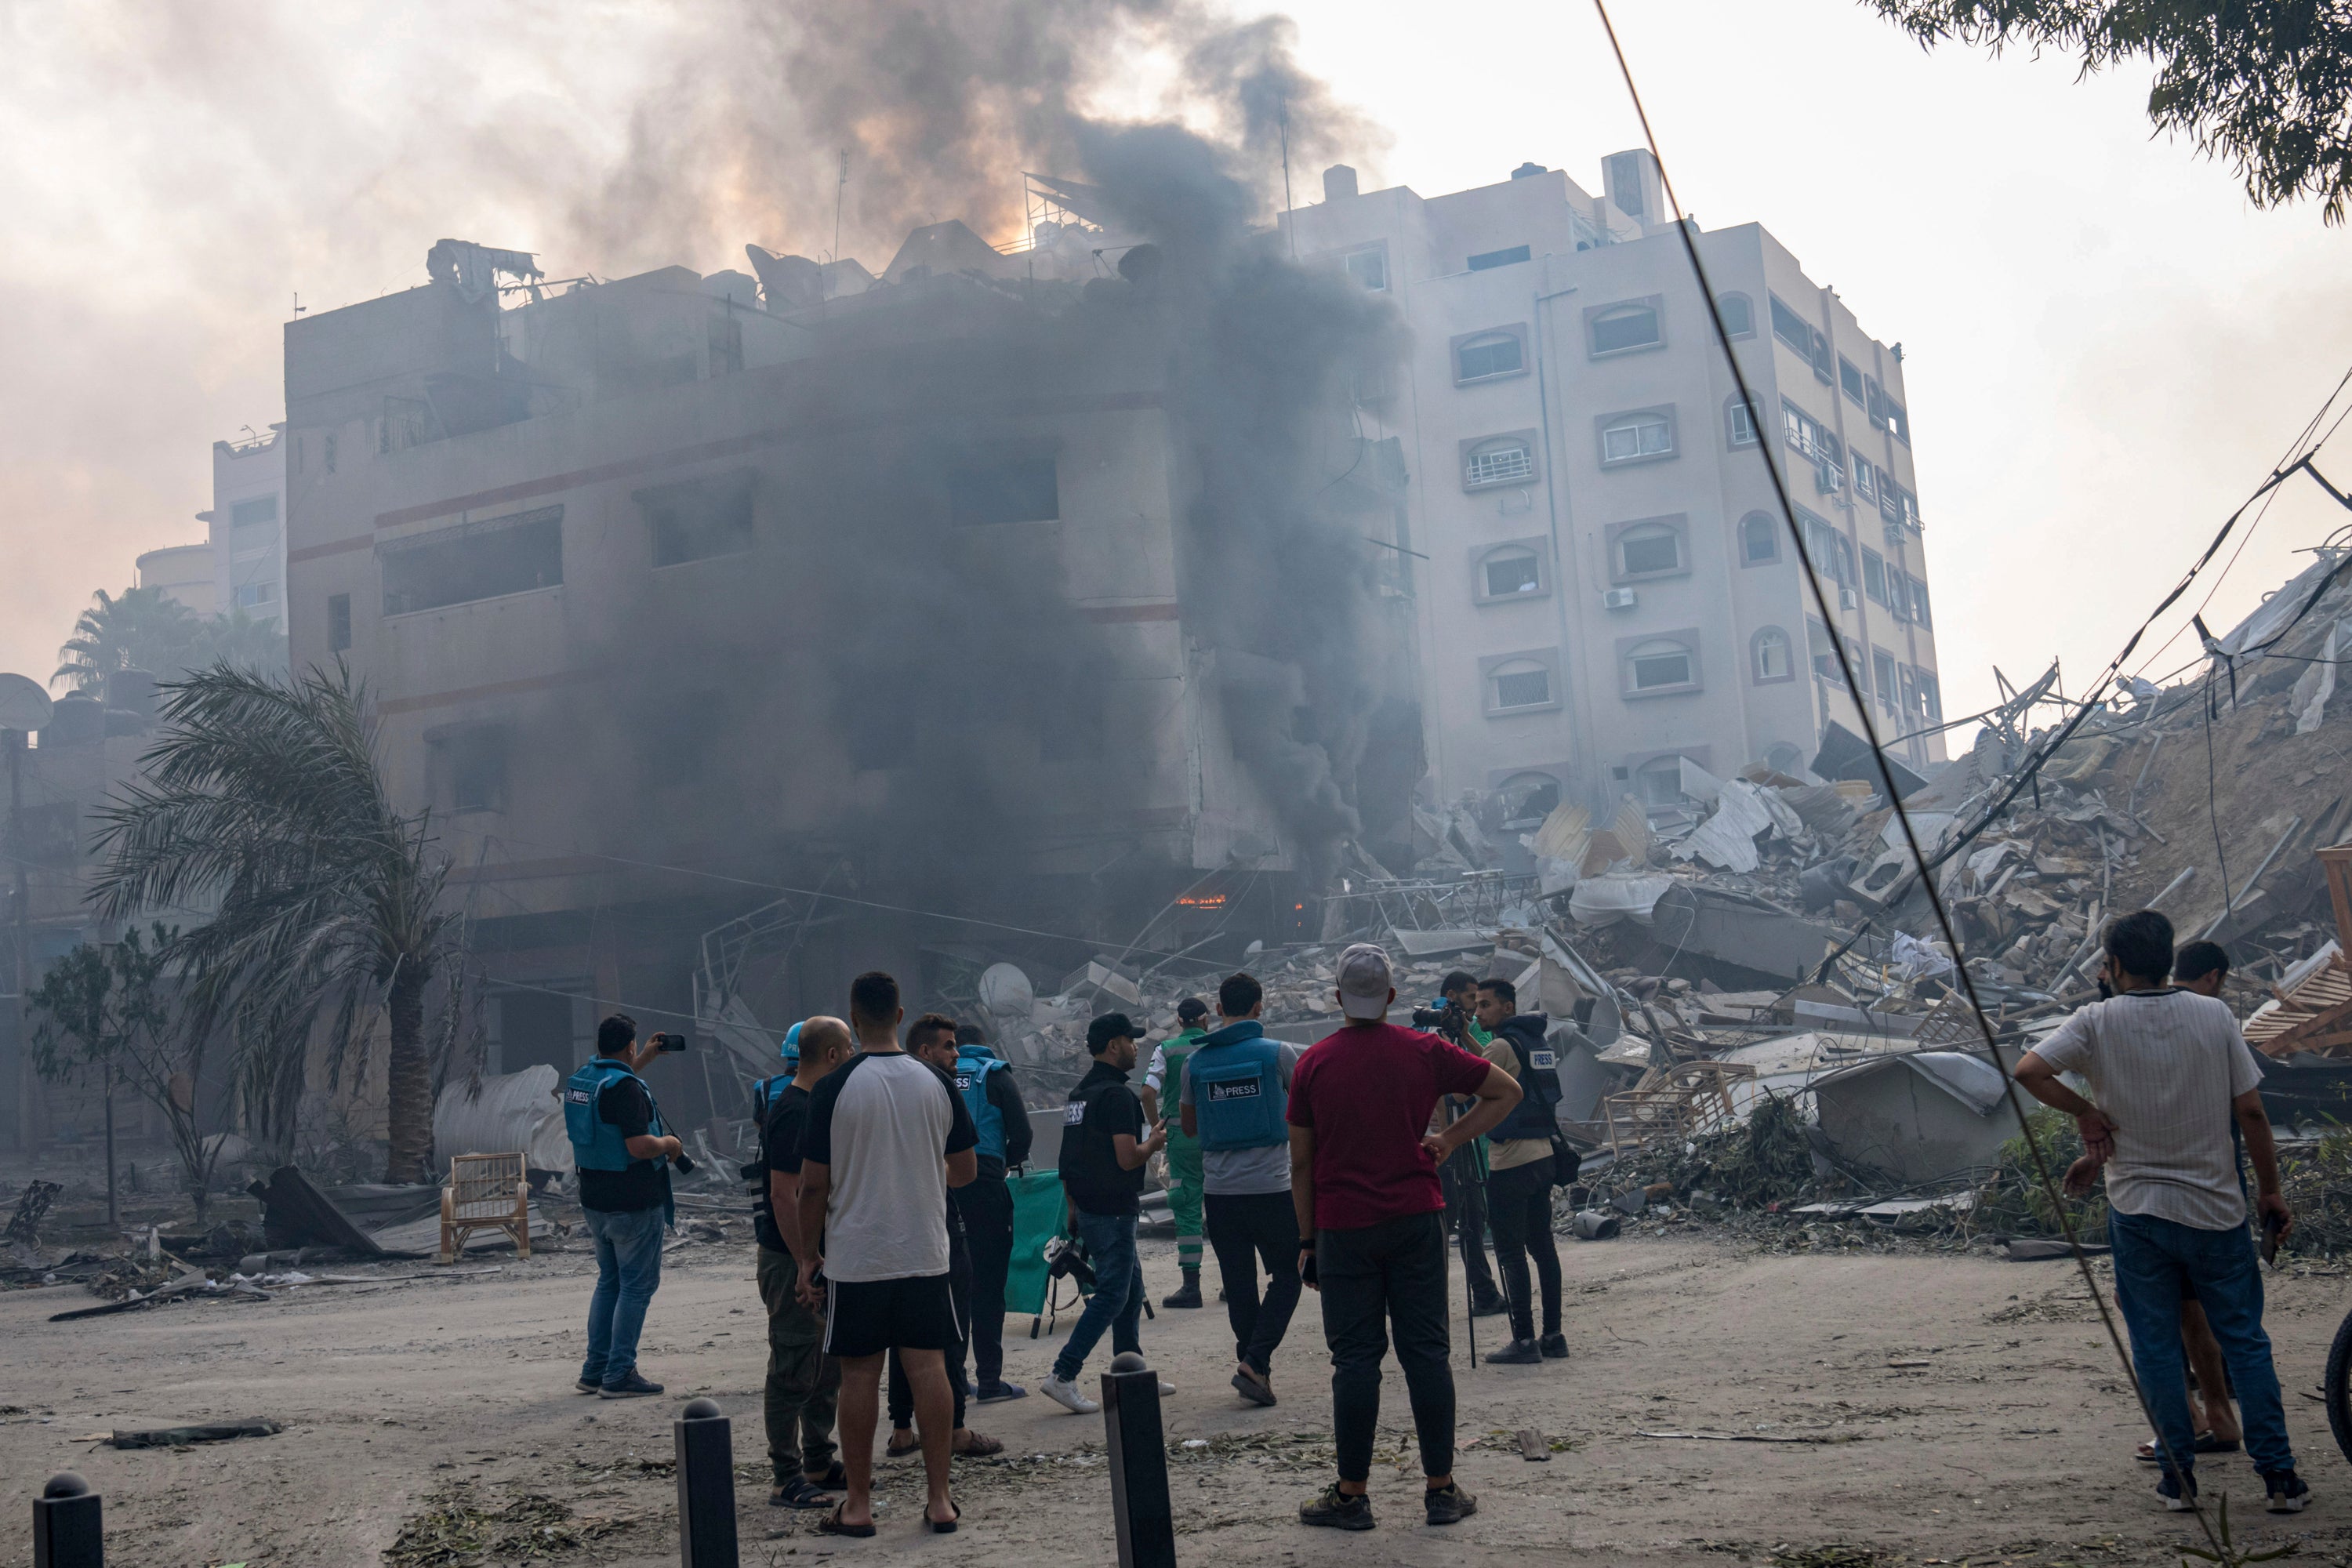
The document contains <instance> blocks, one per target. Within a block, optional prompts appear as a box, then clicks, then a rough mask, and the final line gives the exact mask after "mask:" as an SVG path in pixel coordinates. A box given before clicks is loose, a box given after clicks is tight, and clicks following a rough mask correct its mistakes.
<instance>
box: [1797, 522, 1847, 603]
mask: <svg viewBox="0 0 2352 1568" xmlns="http://www.w3.org/2000/svg"><path fill="white" fill-rule="evenodd" d="M1797 517H1798V521H1800V522H1801V523H1802V524H1803V525H1804V530H1805V558H1806V559H1807V560H1809V561H1811V563H1812V564H1813V570H1814V571H1815V572H1817V573H1819V574H1821V575H1822V576H1824V577H1827V578H1829V579H1831V580H1832V581H1833V582H1835V583H1837V584H1839V585H1841V586H1843V587H1852V586H1853V582H1854V578H1855V575H1856V574H1855V571H1854V562H1853V541H1852V540H1850V539H1848V538H1846V536H1845V535H1844V534H1843V533H1841V532H1839V531H1837V530H1836V529H1834V528H1832V527H1831V526H1830V525H1829V524H1828V523H1826V522H1823V521H1822V520H1821V519H1820V518H1818V517H1815V516H1814V515H1813V514H1812V513H1811V512H1809V511H1806V510H1803V509H1802V508H1799V509H1798V512H1797Z"/></svg>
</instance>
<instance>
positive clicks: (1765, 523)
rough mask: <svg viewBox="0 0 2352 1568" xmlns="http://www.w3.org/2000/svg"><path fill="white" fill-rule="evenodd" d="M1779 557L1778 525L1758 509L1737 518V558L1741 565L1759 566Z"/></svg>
mask: <svg viewBox="0 0 2352 1568" xmlns="http://www.w3.org/2000/svg"><path fill="white" fill-rule="evenodd" d="M1779 559H1780V523H1779V522H1778V521H1775V520H1774V519H1773V518H1771V517H1770V516H1769V515H1767V514H1766V513H1764V512H1760V511H1751V512H1749V513H1748V515H1747V516H1746V517H1743V518H1741V519H1740V520H1739V560H1740V563H1741V564H1742V565H1747V566H1761V565H1763V564H1764V563H1766V562H1768V561H1778V560H1779Z"/></svg>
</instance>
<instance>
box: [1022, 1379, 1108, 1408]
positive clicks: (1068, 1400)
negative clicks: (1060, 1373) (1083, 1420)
mask: <svg viewBox="0 0 2352 1568" xmlns="http://www.w3.org/2000/svg"><path fill="white" fill-rule="evenodd" d="M1037 1392H1038V1393H1040V1394H1044V1395H1045V1397H1046V1398H1048V1399H1050V1400H1052V1401H1053V1402H1054V1403H1055V1404H1056V1405H1060V1406H1061V1407H1062V1408H1063V1409H1065V1410H1066V1411H1068V1412H1069V1413H1070V1414H1071V1415H1093V1414H1095V1413H1096V1412H1097V1411H1098V1410H1100V1409H1101V1408H1102V1406H1101V1405H1097V1404H1096V1403H1095V1402H1094V1401H1093V1400H1091V1399H1088V1398H1087V1396H1086V1395H1085V1394H1081V1393H1079V1392H1078V1385H1077V1384H1075V1383H1064V1382H1063V1381H1062V1380H1061V1379H1060V1378H1058V1377H1055V1376H1053V1375H1052V1374H1050V1373H1048V1374H1047V1375H1046V1377H1045V1381H1044V1382H1042V1383H1040V1384H1038V1385H1037Z"/></svg>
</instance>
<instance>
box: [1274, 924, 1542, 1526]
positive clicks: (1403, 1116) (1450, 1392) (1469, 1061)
mask: <svg viewBox="0 0 2352 1568" xmlns="http://www.w3.org/2000/svg"><path fill="white" fill-rule="evenodd" d="M1338 979H1339V1010H1340V1011H1341V1012H1342V1013H1344V1014H1346V1015H1347V1017H1348V1024H1347V1026H1346V1027H1344V1028H1342V1029H1340V1030H1339V1032H1338V1033H1336V1034H1332V1035H1328V1036H1327V1037H1324V1038H1323V1039H1321V1040H1318V1041H1317V1042H1316V1043H1315V1044H1314V1045H1313V1046H1312V1047H1308V1049H1307V1054H1306V1055H1305V1056H1303V1057H1301V1058H1298V1066H1297V1068H1295V1069H1294V1070H1293V1072H1292V1074H1291V1079H1290V1111H1289V1120H1290V1192H1291V1198H1292V1201H1293V1202H1294V1203H1295V1204H1296V1205H1297V1208H1298V1233H1299V1235H1301V1236H1303V1237H1312V1239H1311V1240H1307V1241H1303V1242H1301V1243H1300V1244H1299V1246H1300V1247H1301V1249H1302V1250H1307V1251H1311V1252H1312V1253H1313V1255H1314V1256H1313V1257H1312V1258H1310V1259H1308V1266H1309V1267H1310V1268H1312V1269H1313V1271H1314V1272H1313V1273H1312V1274H1311V1275H1310V1276H1309V1278H1308V1282H1309V1283H1310V1284H1312V1285H1314V1286H1315V1287H1316V1289H1318V1292H1319V1293H1320V1294H1321V1296H1322V1298H1323V1338H1324V1340H1325V1342H1327V1343H1328V1344H1329V1345H1330V1347H1331V1424H1332V1426H1333V1429H1334V1435H1335V1436H1336V1438H1337V1441H1338V1447H1339V1481H1338V1483H1337V1484H1336V1485H1334V1486H1331V1487H1329V1488H1327V1489H1325V1490H1324V1491H1323V1492H1322V1494H1321V1495H1320V1496H1318V1497H1317V1498H1316V1499H1315V1500H1313V1501H1312V1502H1308V1503H1304V1504H1302V1505H1300V1507H1299V1510H1298V1517H1299V1518H1300V1519H1301V1520H1302V1521H1305V1522H1306V1523H1308V1524H1320V1525H1328V1526H1330V1527H1332V1528H1334V1529H1338V1530H1370V1529H1371V1528H1372V1507H1371V1502H1370V1500H1369V1499H1368V1498H1367V1497H1366V1496H1365V1485H1366V1483H1367V1482H1368V1481H1369V1480H1370V1477H1371V1473H1372V1430H1373V1426H1374V1425H1375V1424H1376V1423H1377V1422H1378V1420H1379V1418H1380V1413H1381V1357H1382V1356H1383V1355H1385V1354H1386V1353H1387V1352H1388V1346H1389V1337H1390V1329H1391V1325H1393V1329H1394V1334H1395V1338H1396V1352H1397V1364H1398V1365H1399V1366H1401V1367H1402V1368H1403V1369H1404V1382H1405V1391H1406V1394H1407V1395H1408V1397H1409V1398H1410V1399H1411V1401H1412V1424H1413V1429H1414V1431H1415V1433H1416V1435H1417V1436H1419V1438H1420V1442H1421V1468H1422V1472H1423V1475H1424V1476H1425V1477H1426V1478H1427V1480H1428V1491H1427V1493H1426V1494H1425V1498H1424V1506H1425V1507H1426V1510H1427V1513H1428V1519H1429V1522H1430V1523H1432V1524H1452V1523H1454V1521H1456V1520H1459V1519H1463V1518H1465V1517H1467V1516H1468V1515H1470V1514H1471V1513H1474V1512H1475V1511H1476V1510H1477V1506H1478V1505H1477V1500H1476V1499H1475V1498H1473V1497H1472V1496H1471V1495H1470V1494H1469V1493H1468V1492H1465V1491H1464V1490H1463V1489H1461V1488H1459V1487H1457V1486H1455V1485H1454V1373H1453V1371H1452V1370H1451V1369H1450V1368H1449V1367H1448V1366H1447V1364H1446V1357H1447V1355H1448V1354H1449V1353H1450V1352H1451V1350H1452V1339H1451V1336H1450V1335H1449V1333H1448V1331H1447V1324H1446V1316H1445V1300H1446V1291H1445V1270H1446V1264H1445V1221H1444V1207H1445V1194H1444V1190H1443V1189H1442V1188H1441V1187H1440V1186H1439V1185H1438V1181H1437V1167H1438V1165H1439V1164H1440V1163H1442V1162H1443V1161H1444V1159H1445V1157H1446V1156H1447V1155H1449V1154H1451V1153H1453V1152H1454V1150H1456V1149H1458V1148H1460V1147H1461V1146H1462V1145H1463V1144H1465V1143H1467V1142H1470V1140H1472V1139H1473V1138H1475V1137H1477V1136H1478V1135H1479V1134H1480V1133H1482V1132H1485V1131H1487V1130H1488V1129H1489V1128H1491V1127H1493V1126H1494V1125H1495V1124H1496V1122H1498V1121H1502V1120H1503V1118H1504V1117H1505V1116H1507V1115H1508V1114H1509V1112H1510V1110H1511V1108H1512V1107H1513V1106H1514V1105H1516V1104H1517V1103H1518V1100H1519V1085H1518V1080H1517V1079H1514V1078H1513V1077H1512V1076H1511V1075H1510V1074H1509V1073H1507V1072H1505V1071H1504V1070H1503V1069H1502V1068H1498V1067H1496V1066H1495V1065H1494V1064H1493V1063H1492V1062H1489V1061H1486V1060H1485V1059H1484V1058H1479V1057H1474V1056H1472V1055H1471V1054H1470V1053H1469V1052H1468V1051H1465V1050H1464V1049H1462V1047H1459V1046H1456V1045H1454V1044H1453V1043H1452V1042H1451V1041H1448V1040H1444V1039H1441V1038H1439V1037H1437V1036H1435V1035H1424V1034H1422V1033H1421V1032H1420V1031H1418V1030H1414V1029H1400V1028H1395V1027H1393V1026H1391V1025H1390V1024H1389V1023H1388V1022H1387V1017H1388V1010H1389V1006H1390V1005H1391V1003H1393V1002H1394V1001H1395V1000H1396V985H1395V982H1394V979H1393V977H1392V976H1391V973H1390V972H1389V955H1388V953H1387V952H1386V951H1385V950H1383V949H1381V948H1379V947H1376V946H1374V945H1373V944H1372V943H1370V942H1358V943H1357V944H1356V945H1355V946H1353V947H1350V948H1349V949H1348V951H1347V952H1343V953H1341V954H1340V955H1339V975H1338ZM1443 1094H1468V1095H1475V1096H1476V1097H1477V1100H1478V1103H1477V1104H1475V1106H1473V1107H1472V1108H1471V1109H1470V1112H1469V1114H1468V1115H1466V1116H1464V1117H1461V1118H1460V1119H1458V1120H1456V1121H1454V1123H1453V1124H1452V1125H1450V1126H1448V1127H1447V1128H1446V1129H1445V1131H1443V1132H1432V1131H1429V1117H1430V1112H1431V1111H1432V1110H1434V1109H1435V1108H1436V1105H1437V1099H1438V1096H1440V1095H1443Z"/></svg>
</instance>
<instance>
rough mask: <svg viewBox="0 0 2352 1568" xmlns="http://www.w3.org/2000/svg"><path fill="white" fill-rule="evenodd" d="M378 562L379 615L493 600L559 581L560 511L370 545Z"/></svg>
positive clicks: (545, 509) (556, 508)
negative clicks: (380, 574)
mask: <svg viewBox="0 0 2352 1568" xmlns="http://www.w3.org/2000/svg"><path fill="white" fill-rule="evenodd" d="M376 555H377V558H378V559H379V560H380V561H382V563H383V613H384V614H385V615H387V616H404V615H409V614H411V613H413V612H415V611H417V610H437V609H440V608H442V607H444V606H445V605H464V604H470V603H472V602H473V601H475V600H478V599H495V598H499V597H500V596H502V595H508V594H522V593H528V592H530V590H531V589H533V588H551V587H555V586H557V585H559V584H562V581H563V509H562V507H560V506H551V507H543V508H541V510H537V511H527V512H521V513H519V514H517V515H515V516H513V517H502V518H498V519H496V520H494V521H488V522H476V523H467V524H465V525H463V526H461V527H457V528H445V529H440V530H438V531H435V532H432V533H427V534H422V535H419V536H418V537H416V538H414V539H403V540H397V541H394V542H392V543H389V544H380V545H378V546H376Z"/></svg>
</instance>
